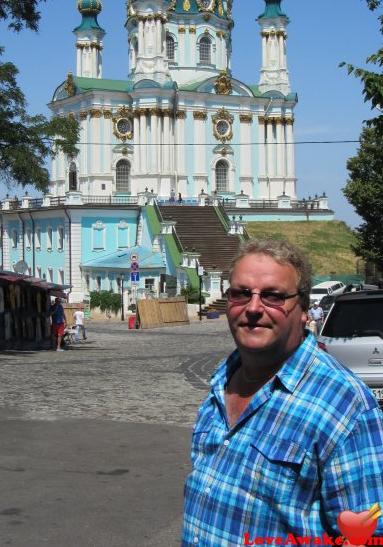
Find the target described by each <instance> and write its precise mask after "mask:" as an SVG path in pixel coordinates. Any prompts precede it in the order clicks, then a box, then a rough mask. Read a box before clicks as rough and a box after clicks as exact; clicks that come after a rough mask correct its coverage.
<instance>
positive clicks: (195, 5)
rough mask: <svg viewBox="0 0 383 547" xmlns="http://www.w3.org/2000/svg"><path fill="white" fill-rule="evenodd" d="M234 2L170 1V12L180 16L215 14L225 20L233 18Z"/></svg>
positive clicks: (203, 0)
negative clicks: (232, 8) (232, 6)
mask: <svg viewBox="0 0 383 547" xmlns="http://www.w3.org/2000/svg"><path fill="white" fill-rule="evenodd" d="M231 5H232V0H168V10H169V11H171V12H172V11H173V12H174V13H176V14H179V15H181V14H182V15H188V14H190V15H196V14H198V13H206V14H209V13H211V14H214V15H216V16H218V17H222V18H224V19H227V18H230V17H231Z"/></svg>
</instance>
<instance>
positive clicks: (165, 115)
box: [163, 111, 171, 174]
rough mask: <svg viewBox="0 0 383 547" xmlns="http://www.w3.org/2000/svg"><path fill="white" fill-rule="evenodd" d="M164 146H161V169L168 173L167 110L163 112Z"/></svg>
mask: <svg viewBox="0 0 383 547" xmlns="http://www.w3.org/2000/svg"><path fill="white" fill-rule="evenodd" d="M163 142H164V146H163V160H164V162H163V170H164V173H166V174H168V173H169V170H170V142H171V139H170V119H169V112H168V111H165V112H164V141H163Z"/></svg>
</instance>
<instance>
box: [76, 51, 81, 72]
mask: <svg viewBox="0 0 383 547" xmlns="http://www.w3.org/2000/svg"><path fill="white" fill-rule="evenodd" d="M76 75H77V76H80V77H81V76H82V47H81V45H80V44H77V71H76Z"/></svg>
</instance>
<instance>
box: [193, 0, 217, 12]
mask: <svg viewBox="0 0 383 547" xmlns="http://www.w3.org/2000/svg"><path fill="white" fill-rule="evenodd" d="M197 4H198V9H199V11H214V9H215V4H216V0H210V3H209V4H208V5H206V1H204V0H197Z"/></svg>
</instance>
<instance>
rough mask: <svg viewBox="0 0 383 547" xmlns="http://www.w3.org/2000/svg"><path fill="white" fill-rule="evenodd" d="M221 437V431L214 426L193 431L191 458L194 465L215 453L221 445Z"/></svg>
mask: <svg viewBox="0 0 383 547" xmlns="http://www.w3.org/2000/svg"><path fill="white" fill-rule="evenodd" d="M220 437H221V435H220V433H219V431H217V429H216V428H214V427H212V426H211V427H210V428H208V427H204V428H203V429H198V430H195V431H194V432H193V438H192V450H191V458H192V462H193V466H194V467H197V466H198V463H199V462H201V461H202V460H203V459H204V458H206V457H210V456H212V455H213V454H215V452H216V451H217V450H218V448H219V445H220Z"/></svg>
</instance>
